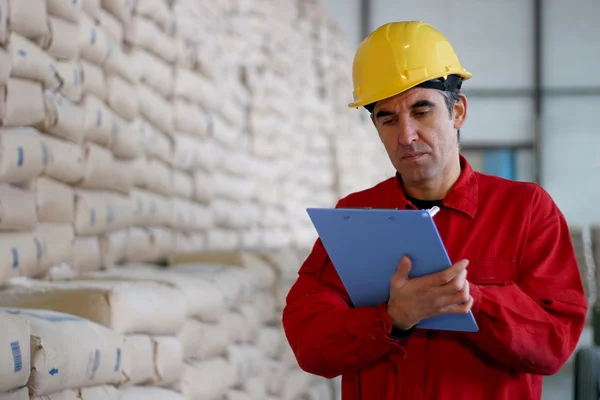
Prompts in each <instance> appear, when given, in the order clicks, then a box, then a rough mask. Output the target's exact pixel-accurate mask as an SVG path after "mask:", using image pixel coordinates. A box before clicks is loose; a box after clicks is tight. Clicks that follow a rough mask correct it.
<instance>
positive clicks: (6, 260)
mask: <svg viewBox="0 0 600 400" xmlns="http://www.w3.org/2000/svg"><path fill="white" fill-rule="evenodd" d="M0 254H1V255H2V257H0V284H4V283H6V282H7V281H8V280H9V279H11V278H14V277H16V276H19V275H22V276H27V274H28V273H34V272H35V271H37V270H38V255H41V250H40V246H39V245H38V243H37V242H36V240H35V237H34V236H33V234H32V233H30V232H18V233H17V232H15V233H13V232H3V233H0Z"/></svg>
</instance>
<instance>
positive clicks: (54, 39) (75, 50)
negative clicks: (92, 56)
mask: <svg viewBox="0 0 600 400" xmlns="http://www.w3.org/2000/svg"><path fill="white" fill-rule="evenodd" d="M78 35H79V29H78V25H77V23H75V22H69V21H66V20H64V19H62V18H57V17H53V16H49V17H48V33H47V34H46V35H44V36H42V37H41V38H40V39H38V41H37V43H38V44H39V45H40V46H41V47H42V49H44V50H45V51H46V52H47V53H48V54H50V55H51V56H52V57H54V58H56V59H58V60H76V59H78V58H79V47H78V46H77V41H76V40H73V38H76V37H77V36H78Z"/></svg>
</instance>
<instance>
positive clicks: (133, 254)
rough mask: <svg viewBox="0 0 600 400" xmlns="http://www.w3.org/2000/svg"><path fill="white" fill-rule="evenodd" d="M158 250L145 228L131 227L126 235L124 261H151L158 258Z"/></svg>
mask: <svg viewBox="0 0 600 400" xmlns="http://www.w3.org/2000/svg"><path fill="white" fill-rule="evenodd" d="M160 256H161V255H160V252H159V250H158V249H157V248H156V247H155V246H154V244H153V243H152V235H151V234H150V231H149V230H148V229H146V228H139V227H131V228H129V234H128V235H127V244H126V247H125V261H127V262H152V261H158V260H159V258H160Z"/></svg>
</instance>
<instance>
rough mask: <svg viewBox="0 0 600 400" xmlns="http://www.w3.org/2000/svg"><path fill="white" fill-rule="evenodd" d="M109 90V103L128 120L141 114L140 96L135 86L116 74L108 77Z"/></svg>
mask: <svg viewBox="0 0 600 400" xmlns="http://www.w3.org/2000/svg"><path fill="white" fill-rule="evenodd" d="M106 86H107V90H108V98H107V103H108V105H109V106H110V108H112V109H113V111H114V112H116V113H117V114H118V115H120V116H121V117H123V118H124V119H125V120H127V121H132V120H134V119H135V118H136V117H137V116H138V115H139V107H140V106H139V98H138V94H137V91H136V90H135V87H134V86H133V85H131V84H130V83H128V82H127V81H125V80H124V79H123V78H121V77H120V76H119V75H116V74H109V75H108V76H107V77H106Z"/></svg>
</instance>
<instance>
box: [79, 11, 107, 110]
mask: <svg viewBox="0 0 600 400" xmlns="http://www.w3.org/2000/svg"><path fill="white" fill-rule="evenodd" d="M80 1H81V0H80ZM81 67H82V68H83V92H84V93H85V94H91V95H94V96H96V97H97V98H98V99H100V100H103V101H104V100H106V99H107V96H108V94H107V93H108V92H107V89H106V78H105V77H104V71H103V70H102V68H100V67H99V66H98V65H96V64H94V63H92V62H89V61H86V60H81Z"/></svg>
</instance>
